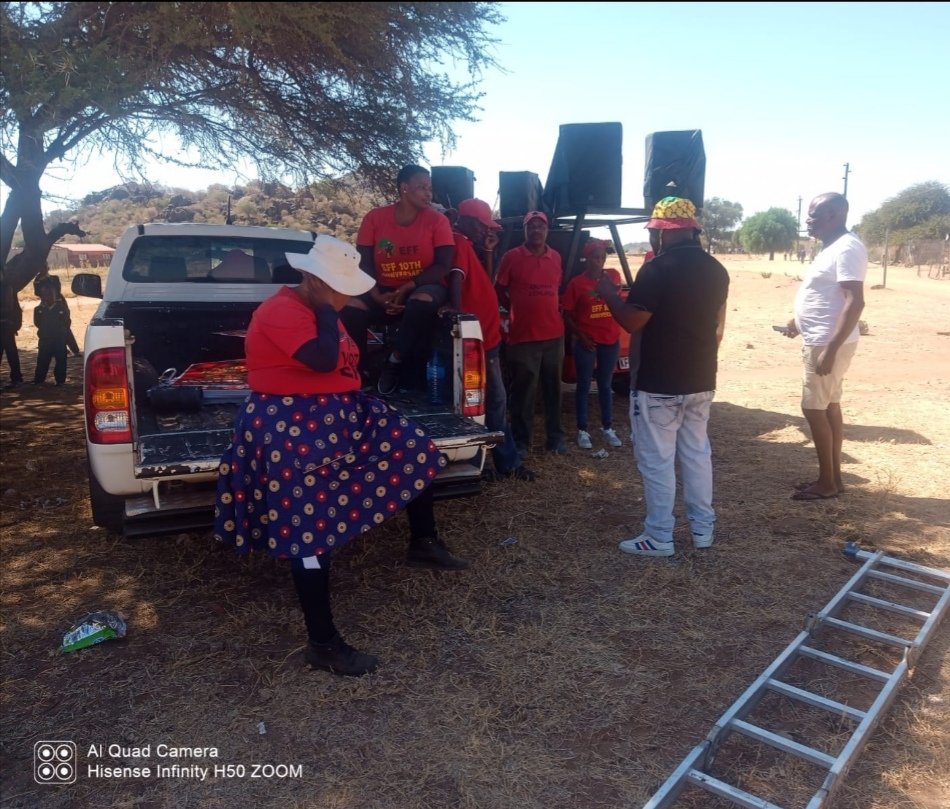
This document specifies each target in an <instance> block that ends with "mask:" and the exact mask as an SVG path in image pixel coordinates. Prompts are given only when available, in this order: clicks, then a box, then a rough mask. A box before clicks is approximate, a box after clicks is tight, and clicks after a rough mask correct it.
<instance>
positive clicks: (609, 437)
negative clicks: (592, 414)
mask: <svg viewBox="0 0 950 809" xmlns="http://www.w3.org/2000/svg"><path fill="white" fill-rule="evenodd" d="M601 432H602V433H603V434H604V441H606V442H607V445H608V446H611V447H622V446H623V441H621V440H620V436H618V435H617V433H616V431H615V430H614V429H613V427H606V428H603V427H602V428H601Z"/></svg>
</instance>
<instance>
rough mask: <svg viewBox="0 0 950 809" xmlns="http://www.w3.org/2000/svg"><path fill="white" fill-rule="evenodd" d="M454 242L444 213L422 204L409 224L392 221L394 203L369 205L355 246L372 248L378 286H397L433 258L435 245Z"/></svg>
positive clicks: (439, 245) (413, 276)
mask: <svg viewBox="0 0 950 809" xmlns="http://www.w3.org/2000/svg"><path fill="white" fill-rule="evenodd" d="M453 244H455V239H454V238H453V236H452V226H451V225H450V224H449V220H448V219H447V218H446V216H445V214H442V213H439V212H438V211H436V210H435V209H433V208H426V209H424V210H422V211H419V213H418V214H416V218H415V219H414V220H413V221H412V224H411V225H400V224H399V223H398V222H396V205H395V204H392V205H384V206H382V207H381V208H373V210H371V211H370V212H369V213H368V214H366V216H364V217H363V221H362V222H360V229H359V232H358V233H357V234H356V246H357V247H372V248H373V263H374V265H375V267H376V282H377V283H378V284H379V285H380V286H381V287H390V288H393V287H399V286H402V285H403V284H404V283H406V281H408V280H409V279H411V278H415V277H416V276H417V275H418V274H419V273H421V272H422V271H423V270H424V269H425V268H426V267H428V266H430V265H431V264H432V262H433V260H434V259H435V248H436V247H447V246H449V245H453Z"/></svg>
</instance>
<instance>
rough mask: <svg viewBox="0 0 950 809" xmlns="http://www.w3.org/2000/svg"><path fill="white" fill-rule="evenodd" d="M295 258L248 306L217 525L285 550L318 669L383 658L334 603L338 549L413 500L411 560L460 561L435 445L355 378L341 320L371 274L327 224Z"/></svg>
mask: <svg viewBox="0 0 950 809" xmlns="http://www.w3.org/2000/svg"><path fill="white" fill-rule="evenodd" d="M287 261H288V263H289V264H290V265H291V266H292V267H294V268H296V269H298V270H300V271H301V282H300V284H299V285H298V286H296V287H289V286H285V287H282V288H281V289H280V291H279V292H277V293H276V294H275V295H273V296H271V297H270V298H268V299H267V300H265V301H264V302H263V303H262V304H261V305H260V306H259V307H258V308H257V310H256V311H255V312H254V315H253V317H252V318H251V323H250V326H249V327H248V330H247V337H246V339H245V351H246V355H247V360H246V361H247V369H248V384H249V386H250V388H251V394H250V395H249V396H248V398H247V400H246V402H245V404H244V407H243V408H242V410H241V412H240V413H239V414H238V417H237V421H236V424H235V430H234V435H233V438H232V442H231V445H230V446H229V447H228V449H227V450H226V451H225V453H224V456H223V457H222V459H221V465H220V468H219V473H220V474H219V478H218V496H217V503H216V506H215V521H214V536H215V538H216V539H218V540H220V541H222V542H225V543H227V544H230V545H233V546H234V547H235V548H236V549H237V550H238V551H239V552H242V553H247V552H249V551H263V552H266V553H268V554H270V555H271V556H274V557H277V558H281V559H290V560H291V570H292V574H293V580H294V586H295V588H296V591H297V595H298V597H299V599H300V605H301V607H302V609H303V613H304V621H305V623H306V627H307V635H308V640H309V643H308V645H307V649H306V652H305V658H306V661H307V663H309V664H310V665H311V666H312V667H314V668H320V669H324V670H327V671H331V672H333V673H334V674H343V675H351V676H359V675H362V674H368V673H370V672H372V671H375V669H376V666H377V663H378V661H377V659H376V657H374V656H373V655H368V654H364V653H362V652H358V651H356V650H355V649H353V648H352V647H351V646H349V645H348V644H347V643H346V642H345V641H344V640H343V639H342V637H341V636H340V634H339V633H338V632H337V630H336V627H335V626H334V624H333V615H332V612H331V609H330V578H329V572H330V571H329V562H330V554H331V552H332V551H333V550H334V549H335V548H339V547H340V546H341V545H343V544H345V543H346V542H347V541H349V540H350V539H352V538H353V537H355V536H357V535H359V534H361V533H364V532H366V531H369V530H370V529H371V528H373V527H375V526H376V525H379V524H380V523H382V522H383V521H385V520H386V519H388V518H390V517H392V516H394V515H395V514H396V513H398V512H399V511H401V510H402V509H406V512H407V514H408V517H409V527H410V533H411V538H410V541H409V552H408V556H407V562H408V563H409V564H410V565H413V566H417V567H427V568H432V569H436V570H461V569H464V568H465V567H467V566H468V565H467V563H466V562H465V561H463V560H461V559H458V558H457V557H455V556H453V555H452V554H451V553H450V552H449V550H448V548H446V546H445V544H444V543H443V542H442V540H441V539H439V536H438V533H437V531H436V526H435V516H434V513H433V508H432V491H431V488H430V487H429V484H431V483H432V480H433V479H434V478H435V476H436V475H437V474H438V472H439V469H440V468H441V467H442V466H444V463H445V462H444V460H443V459H442V457H441V455H440V453H439V451H438V449H437V448H436V446H435V444H434V443H432V441H431V440H430V439H429V438H428V437H427V436H426V435H425V433H424V432H423V431H422V430H421V429H420V428H419V427H417V426H416V425H415V424H414V423H413V422H411V421H410V420H409V419H407V418H405V417H404V416H402V415H401V414H400V413H398V412H397V411H396V410H394V409H393V408H392V407H391V406H390V405H389V404H387V403H386V402H384V401H382V400H380V399H376V398H374V397H372V396H369V395H368V394H365V393H363V392H362V391H361V390H360V384H361V383H360V377H359V373H358V371H357V364H358V361H359V352H358V350H357V348H356V345H355V343H354V342H353V340H352V339H350V336H349V335H348V334H347V332H346V329H345V328H344V327H343V324H342V323H341V322H340V320H339V312H340V310H341V309H342V308H343V307H344V306H345V305H346V303H347V301H348V300H349V299H350V297H351V296H354V295H360V294H362V293H364V292H366V291H367V290H368V289H369V288H370V287H371V286H372V285H373V283H374V282H373V279H372V278H371V277H370V276H368V275H367V274H366V273H364V272H363V271H362V270H360V268H359V254H358V253H357V251H356V249H355V248H354V247H352V246H351V245H349V244H347V243H345V242H342V241H340V240H339V239H335V238H333V237H332V236H323V235H321V236H318V237H317V239H316V241H315V242H314V245H313V248H312V249H311V250H310V252H309V253H306V254H300V253H287Z"/></svg>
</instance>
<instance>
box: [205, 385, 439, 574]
mask: <svg viewBox="0 0 950 809" xmlns="http://www.w3.org/2000/svg"><path fill="white" fill-rule="evenodd" d="M443 466H445V459H444V458H443V457H442V455H441V454H440V453H439V450H438V449H437V448H436V446H435V444H434V443H433V442H432V441H431V440H430V439H429V438H428V437H427V436H426V434H425V433H424V432H423V431H422V430H421V429H420V428H419V427H417V426H416V425H415V424H414V423H413V422H412V421H410V420H409V419H407V418H406V417H405V416H402V415H401V414H400V413H399V412H397V411H396V410H394V409H393V408H392V407H390V406H389V405H388V404H387V403H386V402H383V401H382V400H380V399H376V398H374V397H372V396H368V395H366V394H364V393H362V392H360V391H355V392H353V393H341V394H333V393H327V394H310V395H296V396H278V395H273V394H263V393H252V394H251V395H250V396H249V397H248V398H247V401H246V402H245V404H244V408H243V410H242V411H241V413H240V414H239V415H238V418H237V421H236V423H235V428H234V435H233V436H232V440H231V445H230V446H229V447H228V449H227V450H226V451H225V453H224V455H223V456H222V458H221V465H220V467H219V469H218V472H219V476H218V494H217V501H216V503H215V509H214V537H215V539H217V540H220V541H222V542H225V543H228V544H230V545H233V546H234V547H235V548H236V549H237V550H238V551H241V552H242V553H246V552H248V551H251V550H262V551H266V552H267V553H269V554H270V555H271V556H275V557H278V558H282V559H285V558H290V559H297V558H304V557H307V556H314V555H320V554H324V553H327V552H329V551H331V550H333V549H334V548H338V547H340V546H341V545H343V544H344V543H345V542H346V541H347V540H349V539H351V538H352V537H354V536H356V535H357V534H362V533H364V532H366V531H369V530H370V529H371V528H373V527H374V526H376V525H379V524H380V523H382V522H383V521H384V520H386V519H388V518H389V517H392V516H393V515H394V514H396V513H397V512H398V511H400V510H401V509H403V508H405V507H406V506H407V505H408V504H409V503H410V502H411V501H412V500H413V499H414V498H415V497H417V496H418V495H419V494H421V493H422V492H423V491H425V489H426V487H427V486H428V485H429V484H430V483H432V481H433V479H434V478H435V476H436V475H437V474H438V473H439V470H440V469H441V468H442V467H443Z"/></svg>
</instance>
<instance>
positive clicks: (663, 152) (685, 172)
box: [643, 129, 706, 211]
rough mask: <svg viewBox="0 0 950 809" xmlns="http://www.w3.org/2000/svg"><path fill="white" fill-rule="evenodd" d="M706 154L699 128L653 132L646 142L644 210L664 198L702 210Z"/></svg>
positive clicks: (649, 209)
mask: <svg viewBox="0 0 950 809" xmlns="http://www.w3.org/2000/svg"><path fill="white" fill-rule="evenodd" d="M705 182H706V151H705V149H703V133H702V131H701V130H699V129H686V130H683V131H679V132H653V133H652V134H650V135H647V139H646V170H645V172H644V179H643V199H644V202H645V205H644V207H645V208H646V209H647V211H652V210H653V206H654V205H656V203H657V202H659V201H660V200H661V199H663V197H683V198H685V199H688V200H690V201H691V202H692V203H693V204H694V205H695V206H696V208H697V210H701V209H702V207H703V194H704V191H705V189H704V185H705Z"/></svg>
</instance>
